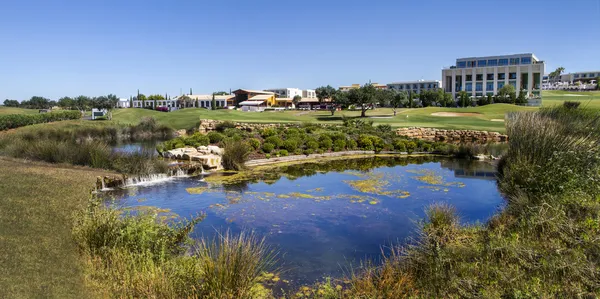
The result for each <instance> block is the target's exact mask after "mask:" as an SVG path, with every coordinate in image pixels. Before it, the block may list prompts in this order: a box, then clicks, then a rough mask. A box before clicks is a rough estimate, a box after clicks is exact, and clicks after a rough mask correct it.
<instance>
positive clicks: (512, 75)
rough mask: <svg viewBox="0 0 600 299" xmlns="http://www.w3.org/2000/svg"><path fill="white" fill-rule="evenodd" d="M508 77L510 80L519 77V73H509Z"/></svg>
mask: <svg viewBox="0 0 600 299" xmlns="http://www.w3.org/2000/svg"><path fill="white" fill-rule="evenodd" d="M508 79H509V80H514V79H517V73H508Z"/></svg>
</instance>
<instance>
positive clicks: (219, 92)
mask: <svg viewBox="0 0 600 299" xmlns="http://www.w3.org/2000/svg"><path fill="white" fill-rule="evenodd" d="M213 94H214V95H216V96H226V95H228V94H229V93H228V92H226V91H217V92H215V93H213Z"/></svg>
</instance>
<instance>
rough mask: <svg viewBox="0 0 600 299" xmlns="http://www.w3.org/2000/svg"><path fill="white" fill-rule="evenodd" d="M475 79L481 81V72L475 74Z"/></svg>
mask: <svg viewBox="0 0 600 299" xmlns="http://www.w3.org/2000/svg"><path fill="white" fill-rule="evenodd" d="M475 81H483V74H477V75H475Z"/></svg>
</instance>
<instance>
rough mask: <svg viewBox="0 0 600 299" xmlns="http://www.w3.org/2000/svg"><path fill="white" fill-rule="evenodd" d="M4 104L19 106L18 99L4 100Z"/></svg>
mask: <svg viewBox="0 0 600 299" xmlns="http://www.w3.org/2000/svg"><path fill="white" fill-rule="evenodd" d="M4 106H6V107H19V101H17V100H9V99H6V100H4Z"/></svg>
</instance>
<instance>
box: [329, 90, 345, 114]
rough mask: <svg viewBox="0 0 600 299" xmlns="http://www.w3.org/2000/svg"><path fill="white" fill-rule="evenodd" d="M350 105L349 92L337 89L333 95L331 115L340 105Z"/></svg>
mask: <svg viewBox="0 0 600 299" xmlns="http://www.w3.org/2000/svg"><path fill="white" fill-rule="evenodd" d="M347 105H348V94H347V93H345V92H341V91H335V93H334V94H333V95H332V96H331V105H329V111H330V112H331V116H333V115H334V114H335V111H336V110H337V108H338V107H343V106H347Z"/></svg>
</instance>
